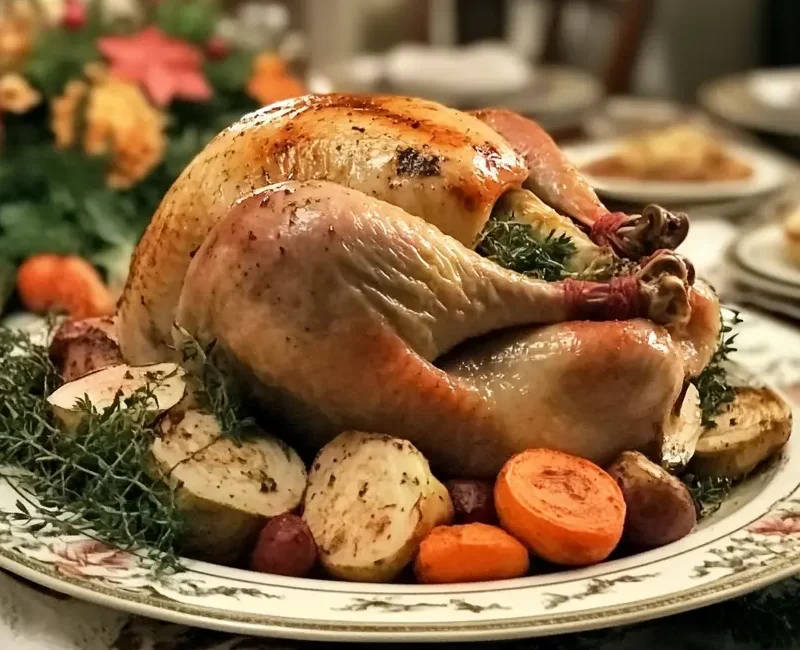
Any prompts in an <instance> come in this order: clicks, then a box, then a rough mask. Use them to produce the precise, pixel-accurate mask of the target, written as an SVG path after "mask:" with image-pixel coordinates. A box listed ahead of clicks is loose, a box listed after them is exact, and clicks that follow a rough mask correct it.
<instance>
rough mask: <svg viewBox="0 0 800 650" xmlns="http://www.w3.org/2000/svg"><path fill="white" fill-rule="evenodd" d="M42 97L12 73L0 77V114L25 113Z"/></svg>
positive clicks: (22, 79)
mask: <svg viewBox="0 0 800 650" xmlns="http://www.w3.org/2000/svg"><path fill="white" fill-rule="evenodd" d="M41 100H42V96H41V95H40V94H39V93H38V92H36V91H35V90H34V89H33V87H32V86H31V85H30V84H29V83H28V82H27V81H26V80H25V79H24V78H23V77H21V76H20V75H18V74H16V73H14V72H12V73H10V74H7V75H3V76H2V77H0V112H1V111H8V112H9V113H27V112H28V111H29V110H31V109H32V108H33V107H34V106H36V105H37V104H38V103H39V102H40V101H41Z"/></svg>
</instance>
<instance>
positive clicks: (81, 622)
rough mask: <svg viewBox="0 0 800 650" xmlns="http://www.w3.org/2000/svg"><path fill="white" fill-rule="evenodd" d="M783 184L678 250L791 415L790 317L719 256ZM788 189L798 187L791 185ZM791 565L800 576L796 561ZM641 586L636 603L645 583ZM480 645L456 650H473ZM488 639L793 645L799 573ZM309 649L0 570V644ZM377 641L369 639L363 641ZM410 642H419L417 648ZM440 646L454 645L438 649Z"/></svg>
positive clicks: (793, 341)
mask: <svg viewBox="0 0 800 650" xmlns="http://www.w3.org/2000/svg"><path fill="white" fill-rule="evenodd" d="M792 164H794V166H795V168H796V169H795V173H794V178H796V179H797V180H798V181H800V161H796V162H795V163H792ZM792 185H793V184H792V183H790V184H789V186H788V187H787V190H786V192H785V193H784V192H781V193H779V194H777V195H773V196H771V197H769V198H764V197H762V198H761V200H760V201H759V202H758V205H757V206H755V207H754V206H753V205H752V204H747V205H744V206H743V207H742V208H741V210H740V211H739V212H740V214H738V215H737V216H736V217H732V216H731V214H732V212H731V209H730V206H724V205H721V206H715V205H713V204H710V205H702V206H696V207H694V208H690V209H689V212H690V216H691V224H692V225H691V229H690V233H689V236H688V238H687V240H686V241H685V242H684V243H683V244H682V246H681V248H680V249H679V251H680V252H683V253H684V254H685V255H686V256H687V257H688V258H689V259H691V260H692V263H693V264H694V266H695V269H696V272H697V274H698V276H700V277H703V278H705V279H706V280H708V281H709V282H710V283H711V284H712V285H713V286H714V287H715V289H716V290H717V292H718V294H719V295H720V298H721V300H722V301H723V302H724V303H725V304H726V305H727V306H731V307H733V308H736V309H738V310H740V312H741V316H742V318H743V322H742V324H741V325H740V326H739V335H738V338H737V340H736V347H737V351H736V353H735V356H734V357H733V358H734V359H736V360H737V361H738V362H739V363H741V364H742V365H744V366H745V367H746V368H748V369H749V370H751V371H753V372H755V373H757V374H758V375H759V376H760V377H761V378H763V379H764V380H766V381H768V382H771V383H772V384H773V385H774V386H776V387H778V388H780V389H782V391H783V392H784V394H785V395H786V396H787V397H788V399H789V400H790V401H791V402H792V404H793V406H794V407H795V408H796V409H799V410H798V411H797V412H800V323H798V322H793V321H790V320H787V319H785V318H781V317H778V316H775V315H771V314H768V313H766V312H764V311H761V310H759V309H758V308H755V307H753V306H751V305H748V304H746V303H742V302H740V298H741V296H740V295H739V294H737V289H736V287H735V285H734V284H733V283H732V282H731V281H730V278H729V277H728V276H727V274H726V257H725V253H726V250H727V249H728V247H729V246H730V244H731V242H733V241H734V240H735V238H736V237H737V233H738V232H740V228H741V227H742V224H743V223H752V221H753V220H758V219H774V218H776V214H777V212H776V211H777V210H778V208H779V207H780V206H781V205H785V203H786V201H787V196H789V197H790V199H791V200H795V197H796V194H794V192H795V190H794V188H793V187H792ZM794 185H796V186H800V182H798V183H794ZM776 206H778V207H777V208H776ZM742 213H743V214H742ZM797 568H798V573H800V566H798V567H797ZM642 588H643V593H642V598H643V599H645V598H647V593H646V587H644V585H643V586H642ZM331 640H334V639H331ZM398 641H402V639H398ZM488 643H489V642H486V643H470V644H466V647H467V648H469V647H472V648H476V649H477V647H478V646H488ZM491 643H493V644H494V645H493V646H492V647H495V648H499V647H503V648H508V649H512V648H514V649H516V648H519V649H531V650H534V649H535V650H551V649H552V650H587V649H598V650H634V649H640V648H648V649H652V650H659V649H661V648H663V649H665V650H667V649H669V650H675V649H676V648H680V649H681V650H695V649H696V650H701V649H703V650H705V649H709V648H713V649H717V648H719V649H729V648H730V649H734V650H740V649H741V650H745V649H750V648H753V649H763V650H778V649H781V648H798V649H800V578H790V579H787V580H784V581H782V582H779V583H777V584H774V585H772V586H770V587H767V588H765V589H761V590H759V591H756V592H753V593H750V594H748V595H745V596H742V597H739V598H736V599H733V600H730V601H726V602H722V603H718V604H714V605H711V606H708V607H705V608H702V609H699V610H694V611H690V612H685V613H682V614H677V615H674V616H670V617H667V618H661V619H655V620H650V621H645V622H642V623H637V624H634V625H630V626H625V627H615V628H608V629H602V630H596V631H589V632H582V633H575V634H568V635H560V636H554V637H540V638H532V639H522V640H510V641H502V642H499V641H498V642H491ZM316 645H321V644H320V643H319V642H304V641H293V640H282V639H267V638H251V637H245V636H234V635H230V634H224V633H219V632H213V631H209V630H204V629H199V628H189V627H185V626H181V625H175V624H171V623H165V622H159V621H155V620H149V619H145V618H141V617H138V616H134V615H131V614H127V613H124V612H121V611H115V610H112V609H108V608H105V607H102V606H99V605H96V604H90V603H87V602H83V601H80V600H78V599H75V598H72V597H68V596H65V595H62V594H58V593H55V592H52V591H49V590H47V589H45V588H43V587H40V586H38V585H35V584H33V583H31V582H28V581H26V580H24V579H21V578H19V577H16V576H14V575H12V574H10V573H6V572H4V571H0V649H2V650H5V649H8V650H285V649H290V648H298V649H299V648H311V649H313V648H314V647H315V646H316ZM380 645H383V644H376V643H370V644H369V647H370V648H375V647H377V646H380ZM414 645H415V647H418V648H419V647H421V646H423V645H426V644H416V643H415V644H414ZM450 645H455V644H449V643H447V644H445V647H449V646H450ZM459 645H461V644H459ZM386 647H389V644H386ZM431 647H433V645H432V646H431ZM439 647H442V646H441V645H439Z"/></svg>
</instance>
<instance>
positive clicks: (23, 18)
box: [0, 1, 36, 70]
mask: <svg viewBox="0 0 800 650" xmlns="http://www.w3.org/2000/svg"><path fill="white" fill-rule="evenodd" d="M0 8H2V9H3V11H2V12H0V70H9V69H11V68H14V67H15V66H16V65H17V64H19V62H20V61H22V59H23V57H24V56H25V55H26V54H27V53H28V52H29V51H30V48H31V45H32V43H33V33H34V29H35V27H36V21H35V18H36V16H35V12H34V11H33V6H32V5H31V4H30V3H28V2H19V1H16V2H11V3H8V4H5V5H3V3H2V2H0Z"/></svg>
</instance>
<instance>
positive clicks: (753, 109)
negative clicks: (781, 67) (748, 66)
mask: <svg viewBox="0 0 800 650" xmlns="http://www.w3.org/2000/svg"><path fill="white" fill-rule="evenodd" d="M769 74H771V73H770V71H755V72H749V73H746V74H738V75H734V76H730V77H724V78H722V79H715V80H714V81H711V82H709V83H707V84H706V85H704V86H703V87H701V88H700V91H699V93H698V99H699V101H700V104H701V105H702V106H703V107H704V108H705V109H706V110H708V111H709V112H711V113H712V114H714V115H716V116H718V117H721V118H723V119H725V120H727V121H729V122H731V123H733V124H736V125H738V126H742V127H745V128H748V129H756V130H758V131H762V132H764V133H773V134H776V135H784V136H793V137H799V136H800V111H799V110H797V109H796V108H793V107H791V106H790V107H788V108H787V107H776V106H774V105H773V104H774V102H773V104H771V103H769V102H767V101H763V100H761V99H759V96H758V92H757V91H756V92H754V91H753V87H754V83H755V85H756V86H757V85H758V84H759V76H761V77H762V78H763V79H766V75H769ZM762 83H763V82H762Z"/></svg>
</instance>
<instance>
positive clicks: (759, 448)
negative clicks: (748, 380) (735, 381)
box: [690, 388, 792, 481]
mask: <svg viewBox="0 0 800 650" xmlns="http://www.w3.org/2000/svg"><path fill="white" fill-rule="evenodd" d="M714 423H715V424H716V426H715V427H713V428H710V429H707V430H706V432H705V433H704V434H703V435H702V437H701V438H700V440H699V442H698V443H697V449H696V450H695V454H694V458H693V459H692V462H691V465H690V469H691V471H692V473H693V474H695V475H696V476H699V477H700V478H707V477H723V478H729V479H731V480H732V481H735V480H738V479H741V478H743V477H745V476H747V475H748V474H749V473H750V472H752V471H753V470H754V469H755V468H756V467H758V466H759V465H760V464H761V463H763V462H764V461H765V460H767V459H769V458H771V457H772V456H774V455H775V454H777V453H778V452H779V451H780V450H781V448H783V446H784V445H785V444H786V441H787V440H788V439H789V436H790V435H791V433H792V410H791V408H790V407H789V405H788V404H787V403H786V402H785V401H784V400H783V399H782V398H781V397H780V396H779V395H777V394H776V393H775V392H774V391H772V390H770V389H768V388H736V398H735V399H734V401H733V402H731V403H730V404H726V405H725V407H724V408H723V410H722V412H721V413H720V414H719V415H718V416H717V417H716V418H714Z"/></svg>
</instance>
